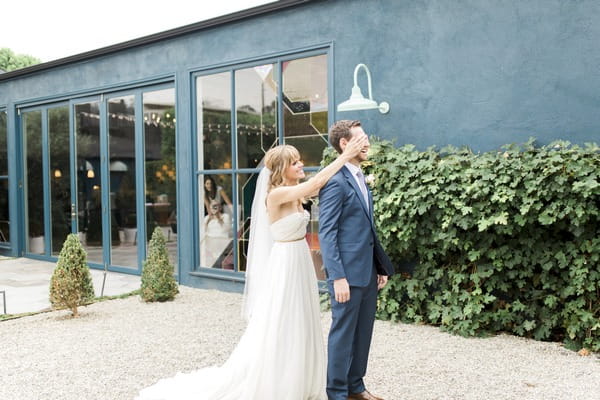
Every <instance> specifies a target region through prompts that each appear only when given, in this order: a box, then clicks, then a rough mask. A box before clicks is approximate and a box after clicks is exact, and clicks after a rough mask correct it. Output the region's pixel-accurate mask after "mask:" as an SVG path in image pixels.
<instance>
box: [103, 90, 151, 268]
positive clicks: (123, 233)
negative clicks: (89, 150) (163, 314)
mask: <svg viewBox="0 0 600 400" xmlns="http://www.w3.org/2000/svg"><path fill="white" fill-rule="evenodd" d="M136 97H137V96H136V95H134V94H132V95H125V96H119V97H113V98H109V99H108V100H107V114H106V121H107V127H108V157H107V160H108V162H107V164H108V185H107V188H108V190H109V193H108V195H109V196H108V204H107V205H108V209H109V210H110V214H109V216H110V218H109V219H108V221H106V225H107V228H108V232H109V233H110V234H109V237H110V247H109V248H110V260H111V264H112V265H117V266H121V267H126V268H135V269H137V268H138V245H139V242H140V239H141V238H140V237H139V236H140V235H139V231H141V229H138V228H140V226H139V224H138V212H137V198H138V194H139V195H141V194H143V191H142V192H141V193H140V192H139V191H138V190H137V181H136V177H137V173H136V170H137V168H136V144H137V143H136V111H137V110H136ZM137 112H139V111H137ZM105 196H106V194H105ZM142 223H143V222H142Z"/></svg>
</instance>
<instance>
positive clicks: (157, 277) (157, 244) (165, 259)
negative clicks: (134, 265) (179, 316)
mask: <svg viewBox="0 0 600 400" xmlns="http://www.w3.org/2000/svg"><path fill="white" fill-rule="evenodd" d="M177 293H179V288H178V286H177V282H176V281H175V278H174V277H173V264H171V262H170V261H169V254H168V252H167V245H166V240H165V235H164V234H163V232H162V230H161V229H160V227H156V229H154V232H153V233H152V239H150V244H149V246H148V258H147V259H146V261H144V269H143V271H142V286H141V296H142V299H143V300H144V301H167V300H173V299H174V298H175V295H176V294H177Z"/></svg>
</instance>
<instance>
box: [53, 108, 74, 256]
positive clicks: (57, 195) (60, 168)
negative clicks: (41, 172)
mask: <svg viewBox="0 0 600 400" xmlns="http://www.w3.org/2000/svg"><path fill="white" fill-rule="evenodd" d="M48 141H49V147H50V171H48V173H49V174H50V210H51V219H52V225H51V226H52V255H58V253H60V250H61V249H62V245H63V243H64V241H65V239H66V238H67V235H68V234H69V233H71V178H70V176H71V173H70V162H69V160H70V151H69V149H70V147H69V107H68V106H64V107H57V108H50V109H48Z"/></svg>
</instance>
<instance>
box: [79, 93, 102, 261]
mask: <svg viewBox="0 0 600 400" xmlns="http://www.w3.org/2000/svg"><path fill="white" fill-rule="evenodd" d="M75 136H76V143H77V146H76V147H77V213H78V214H77V226H78V235H79V238H80V240H81V242H82V244H83V247H84V248H85V250H86V252H87V259H88V261H89V262H93V263H102V262H103V255H102V244H103V243H102V186H101V181H102V180H101V178H102V176H101V170H100V112H99V106H98V102H91V103H83V104H77V105H75Z"/></svg>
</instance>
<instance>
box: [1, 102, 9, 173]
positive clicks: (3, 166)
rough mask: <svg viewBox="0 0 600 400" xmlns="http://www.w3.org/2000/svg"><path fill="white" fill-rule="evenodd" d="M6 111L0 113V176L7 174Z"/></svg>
mask: <svg viewBox="0 0 600 400" xmlns="http://www.w3.org/2000/svg"><path fill="white" fill-rule="evenodd" d="M7 122H8V121H7V119H6V111H0V175H6V174H8V157H7V154H8V153H7V147H6V146H7V143H6V140H7V137H6V135H7V131H8V127H7V125H6V124H7Z"/></svg>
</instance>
